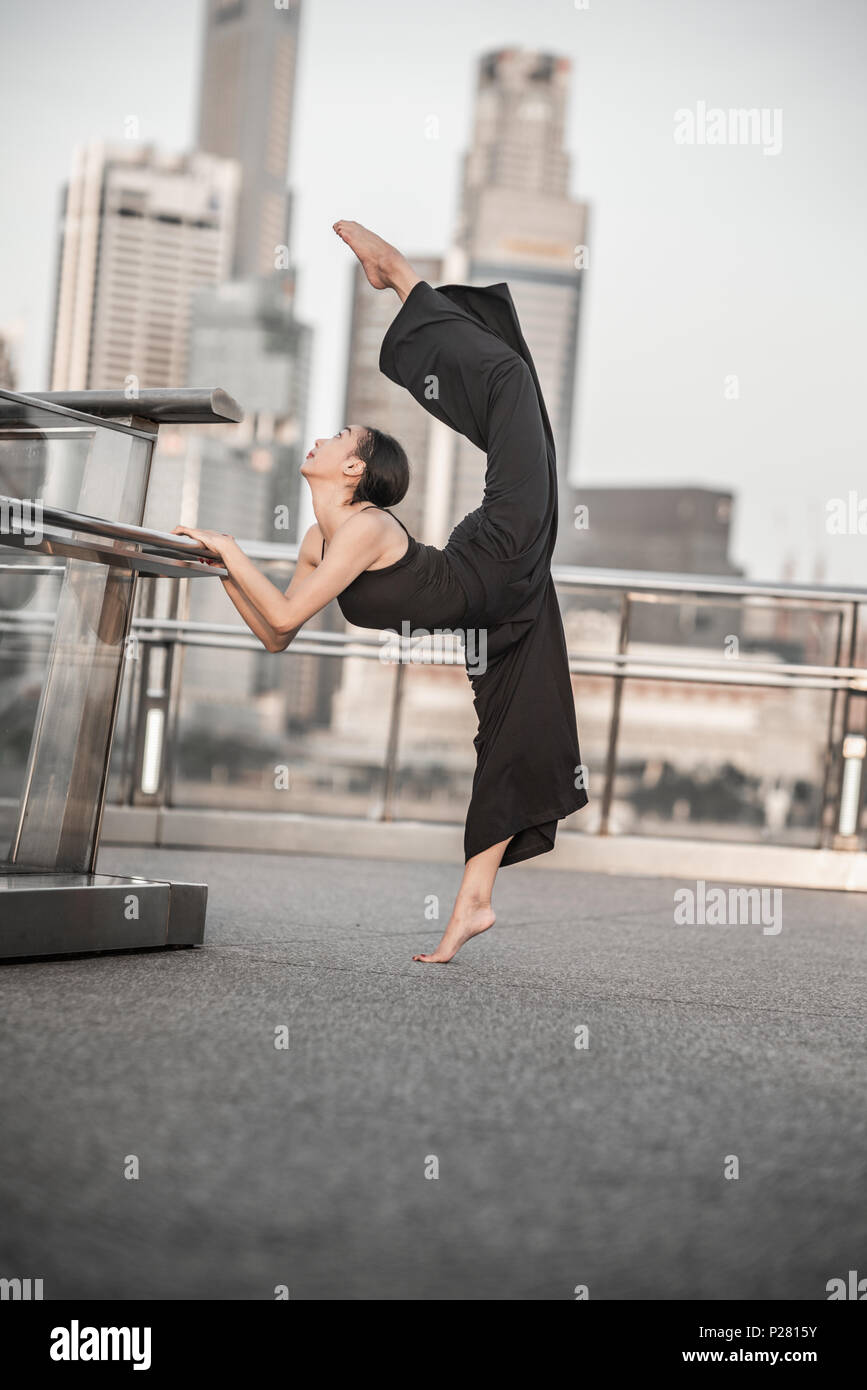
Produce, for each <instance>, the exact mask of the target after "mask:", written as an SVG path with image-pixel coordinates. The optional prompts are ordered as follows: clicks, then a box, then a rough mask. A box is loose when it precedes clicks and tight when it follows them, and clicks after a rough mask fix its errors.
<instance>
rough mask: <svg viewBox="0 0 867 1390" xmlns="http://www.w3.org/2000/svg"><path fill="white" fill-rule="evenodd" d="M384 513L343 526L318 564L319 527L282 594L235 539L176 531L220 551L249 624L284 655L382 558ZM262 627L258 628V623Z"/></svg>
mask: <svg viewBox="0 0 867 1390" xmlns="http://www.w3.org/2000/svg"><path fill="white" fill-rule="evenodd" d="M387 525H388V524H387V523H386V522H385V520H384V518H383V516H382V513H381V512H376V511H366V512H359V513H358V514H357V515H356V516H354V517H350V518H349V520H348V521H346V522H344V523H343V525H342V526H340V527H338V529H337V531H336V532H335V534H334V538H333V540H332V541H331V544H330V545H329V547H328V553H327V554H326V556H325V558H324V559H323V560H322V561H320V562H319V563H316V560H318V556H317V557H316V559H314V557H313V550H314V548H315V545H316V541H317V538H318V542H319V545H320V547H321V539H322V538H321V533H319V528H318V526H313V527H311V528H310V530H309V531H308V532H307V534H306V535H305V537H304V540H303V541H302V543H301V547H300V550H299V556H298V561H299V563H298V566H296V573H295V574H294V575H293V577H292V583H291V584H290V585H289V587H288V589H286V591H285V592H281V590H280V589H278V588H277V586H276V585H275V584H272V583H271V580H270V579H268V578H267V576H266V575H264V574H262V572H261V571H260V570H258V569H257V568H256V566H255V565H254V564H253V561H252V560H251V559H250V557H249V556H248V555H245V554H244V552H243V550H242V549H241V547H240V546H239V545H238V543H237V541H235V539H234V538H233V537H232V536H226V535H222V534H221V533H219V532H216V531H202V530H198V529H196V528H193V527H187V526H176V527H175V528H174V529H175V531H176V532H180V533H183V534H185V535H188V536H192V537H193V539H194V540H198V541H199V542H200V544H203V545H207V546H209V547H210V548H211V549H213V550H214V551H215V553H216V554H217V555H219V557H220V558H221V560H222V561H223V564H224V565H225V567H226V569H227V570H228V571H229V577H228V579H224V580H223V581H222V583H223V587H224V588H225V590H226V592H227V593H228V595H229V597H230V598H231V600H232V602H233V603H234V604H235V607H236V608H237V609H238V612H239V613H240V614H241V617H242V618H243V619H244V621H245V623H247V626H248V627H250V628H251V630H252V631H253V632H255V633H256V636H257V637H258V638H259V640H260V641H261V642H262V644H263V646H265V647H266V648H267V650H268V651H283V650H285V648H286V647H288V646H289V643H290V642H291V641H292V639H293V638H294V637H295V635H296V633H297V632H298V630H299V629H300V628H301V627H303V626H304V624H305V623H306V622H307V620H308V619H309V618H312V617H313V615H314V614H315V613H318V612H320V610H321V609H323V608H324V607H325V606H326V604H328V603H330V602H331V600H332V599H333V598H336V597H337V595H338V594H341V593H342V592H343V590H344V589H345V588H346V587H347V585H348V584H351V583H352V581H353V579H356V578H357V577H358V575H359V574H361V572H362V570H366V569H367V568H368V566H369V565H371V564H373V562H374V561H375V560H377V559H378V558H379V557H380V555H381V554H382V552H383V550H384V549H385V546H386V544H387V541H388V537H389V535H390V532H389V531H387V530H386V528H387ZM257 623H258V628H257V626H255V625H254V624H257Z"/></svg>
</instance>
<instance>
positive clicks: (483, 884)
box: [413, 837, 511, 965]
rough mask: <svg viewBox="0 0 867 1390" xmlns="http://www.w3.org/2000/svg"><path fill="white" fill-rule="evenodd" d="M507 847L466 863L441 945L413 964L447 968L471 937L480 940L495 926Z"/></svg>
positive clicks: (502, 844) (503, 844)
mask: <svg viewBox="0 0 867 1390" xmlns="http://www.w3.org/2000/svg"><path fill="white" fill-rule="evenodd" d="M510 838H511V837H510ZM508 844H509V840H501V841H500V843H499V844H496V845H491V846H490V848H489V849H485V850H482V853H481V854H474V855H473V857H472V859H468V860H467V862H466V865H465V867H464V876H463V879H462V881H461V886H460V888H459V889H458V896H457V898H456V899H455V905H454V907H453V908H452V915H451V917H450V918H449V920H448V925H447V926H446V929H445V931H444V932H443V936H442V940H441V942H440V944H439V945H438V946H437V948H436V950H435V951H434V952H433V953H432V954H431V955H429V956H425V955H419V956H413V960H420V961H423V962H424V963H425V965H445V964H446V963H447V962H448V961H450V960H451V959H452V958H453V957H454V956H456V955H457V953H458V951H459V950H460V949H461V947H462V946H463V945H464V944H465V943H466V942H467V941H469V939H470V937H472V936H479V935H481V933H482V932H483V931H487V930H488V928H489V927H492V926H493V925H494V922H495V921H496V917H495V916H494V912H493V909H492V907H491V894H492V892H493V889H494V879H495V878H496V877H497V870H498V869H499V867H500V861H501V859H502V858H503V855H504V854H505V852H506V846H507V845H508Z"/></svg>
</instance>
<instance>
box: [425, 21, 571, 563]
mask: <svg viewBox="0 0 867 1390" xmlns="http://www.w3.org/2000/svg"><path fill="white" fill-rule="evenodd" d="M570 76H571V64H570V62H569V60H568V59H566V58H559V57H556V56H553V55H551V54H547V53H527V52H523V51H521V50H517V49H503V50H501V51H499V52H496V53H489V54H486V55H485V56H484V57H483V58H482V59H481V60H480V63H479V69H478V79H477V93H476V105H475V113H474V123H473V134H472V141H471V145H470V149H469V151H468V153H467V155H466V156H465V159H464V169H463V185H462V197H461V210H460V217H459V224H458V229H457V234H456V243H457V247H458V248H459V249H460V251H461V252H462V253H463V256H464V267H465V268H464V277H465V279H466V280H467V282H468V283H470V284H477V285H487V284H495V283H497V282H498V281H501V280H506V281H508V284H509V287H510V289H511V291H512V296H513V298H514V300H515V306H516V308H517V311H518V316H519V318H520V320H521V327H522V329H523V331H524V336H525V338H526V339H527V343H528V344H529V347H530V350H531V352H532V354H533V358H534V361H535V363H536V367H537V370H538V374H539V380H540V383H541V386H542V391H543V393H544V396H545V402H546V404H547V407H548V413H549V415H550V417H551V425H552V428H553V430H554V436H555V440H556V444H557V458H558V476H559V491H560V537H561V542H562V538H563V537H564V535H567V534H568V531H569V525H570V514H571V506H572V498H571V488H570V485H569V482H568V461H569V448H570V442H571V432H572V405H573V395H574V380H575V365H576V354H577V340H578V319H579V308H580V301H581V279H582V273H583V265H584V263H585V257H586V237H587V217H588V209H587V206H586V204H584V203H580V202H578V201H576V199H574V198H573V197H572V196H571V194H570V192H569V175H570V159H569V154H568V152H567V151H566V150H565V149H564V145H563V139H564V124H565V117H566V104H567V97H568V89H569V81H570ZM483 478H484V460H483V458H482V457H481V455H480V453H479V451H478V450H477V449H475V448H474V446H473V445H471V444H469V443H467V442H466V441H465V440H461V441H460V443H459V444H458V446H457V448H456V450H455V457H454V473H453V479H452V488H451V496H452V503H451V513H452V515H451V520H452V522H453V523H454V522H457V521H459V520H460V518H461V517H462V516H463V515H464V514H465V513H466V512H468V511H470V510H471V509H472V508H473V507H477V506H478V505H479V502H480V500H481V495H482V482H483ZM559 549H560V550H562V544H561V545H560V547H559Z"/></svg>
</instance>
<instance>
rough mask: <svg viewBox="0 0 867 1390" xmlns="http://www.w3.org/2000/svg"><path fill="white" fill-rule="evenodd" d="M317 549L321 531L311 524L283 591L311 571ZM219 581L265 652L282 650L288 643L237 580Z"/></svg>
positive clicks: (294, 585) (291, 588)
mask: <svg viewBox="0 0 867 1390" xmlns="http://www.w3.org/2000/svg"><path fill="white" fill-rule="evenodd" d="M321 549H322V534H321V532H320V530H319V527H318V526H316V525H314V526H311V527H309V529H308V530H307V531H306V533H305V535H304V539H303V540H302V542H301V544H300V546H299V547H298V559H297V560H296V561H295V569H294V571H293V574H292V579H291V580H290V582H289V588H288V589H287V590H286V593H287V594H290V593H291V592H292V591H293V589H294V588H295V587H296V586H297V585H298V583H299V582H300V581H301V580H302V579H306V577H307V575H308V574H312V573H313V571H314V569H315V568H316V563H317V561H318V558H319V555H320V552H321ZM221 558H222V557H221ZM224 563H225V562H224ZM227 568H228V566H227ZM220 583H221V584H222V586H223V588H224V589H225V591H226V593H227V594H228V595H229V598H230V599H231V600H232V602H233V603H234V605H235V607H236V608H237V610H238V612H239V613H240V614H241V617H242V618H243V619H244V622H245V623H246V624H247V626H248V627H249V628H250V630H251V631H252V632H254V633H255V634H256V636H257V637H258V638H259V641H260V642H261V643H262V645H263V647H264V648H265V650H266V651H269V652H281V651H284V650H285V648H286V647H287V646H288V645H289V643H288V642H287V641H286V640H285V638H284V637H283V634H282V633H279V632H277V630H276V628H273V627H272V626H271V624H270V623H268V622H266V621H265V618H264V617H263V616H262V614H261V613H260V612H259V609H258V608H257V607H256V606H255V604H253V603H251V602H250V600H249V599H248V598H247V597H246V595H245V594H244V591H243V589H242V588H241V587H240V585H239V584H238V582H237V581H236V580H234V579H232V577H231V575H230V576H229V578H228V579H223V578H222V576H221V577H220ZM294 636H295V633H294V632H293V633H292V636H291V637H290V639H289V641H291V640H292V637H294Z"/></svg>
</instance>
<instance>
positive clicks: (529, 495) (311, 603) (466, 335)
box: [174, 222, 588, 963]
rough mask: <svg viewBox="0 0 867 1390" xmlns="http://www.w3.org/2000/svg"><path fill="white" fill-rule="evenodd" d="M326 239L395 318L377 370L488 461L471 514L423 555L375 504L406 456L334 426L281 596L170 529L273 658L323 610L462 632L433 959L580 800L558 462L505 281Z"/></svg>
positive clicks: (482, 922)
mask: <svg viewBox="0 0 867 1390" xmlns="http://www.w3.org/2000/svg"><path fill="white" fill-rule="evenodd" d="M334 230H335V231H336V233H337V235H338V236H339V237H341V238H342V239H343V241H345V242H346V244H347V245H348V246H349V247H351V249H352V250H353V251H354V252H355V254H356V256H357V257H358V259H359V260H360V262H361V264H362V267H363V268H364V272H365V274H366V276H367V278H368V280H369V281H370V283H371V285H373V287H374V288H375V289H378V290H384V289H392V290H394V291H396V293H397V295H398V297H399V299H400V301H401V308H400V309H399V310H398V312H397V315H396V316H395V318H394V320H393V321H392V323H391V325H390V327H389V328H388V329H387V331H386V334H385V336H384V338H383V340H382V346H381V349H380V357H379V366H380V370H381V371H382V372H384V374H385V375H386V376H387V377H388V378H389V379H390V380H392V381H394V382H397V383H398V384H399V385H400V386H403V387H405V388H406V390H407V391H409V392H410V394H411V395H412V396H413V397H414V399H415V400H417V401H418V403H419V405H421V406H423V407H424V409H425V410H427V411H428V412H429V413H430V414H431V415H434V416H435V417H436V418H437V419H438V420H443V421H445V423H446V424H448V425H450V426H451V428H452V429H454V430H457V431H458V433H460V434H463V435H465V436H466V437H467V439H469V440H471V441H472V443H473V444H475V445H477V446H478V448H480V449H483V450H484V451H485V453H486V455H487V468H486V472H485V487H484V497H483V500H482V504H481V506H480V507H478V508H477V509H476V510H475V511H473V512H470V513H469V515H468V516H466V517H465V518H464V519H463V521H462V522H461V523H460V524H459V525H458V526H457V527H456V528H455V529H454V531H453V532H452V534H451V535H450V537H449V539H448V542H447V543H446V546H445V548H444V549H442V550H439V549H437V548H436V547H434V546H430V545H422V544H421V543H420V542H419V541H417V540H416V539H415V537H413V536H411V535H410V534H409V532H408V531H407V530H406V528H405V527H404V526H403V523H402V522H399V521H398V519H397V517H394V516H392V514H391V512H389V511H388V507H390V506H395V505H396V504H397V503H398V502H400V500H401V499H402V497H403V496H404V494H405V493H406V490H407V487H408V483H409V469H408V465H407V459H406V455H405V453H404V451H403V449H402V448H401V446H400V445H399V444H398V443H397V441H396V440H394V439H391V438H390V437H389V436H388V435H385V434H383V433H382V432H380V431H379V430H376V429H374V428H372V427H371V426H366V425H345V426H344V427H343V429H341V430H340V431H339V433H338V434H336V435H334V436H333V438H331V439H317V440H316V443H315V446H314V447H313V448H312V449H311V450H310V452H309V453H308V455H307V457H306V459H305V460H304V463H303V464H302V466H301V472H302V474H303V475H304V477H305V478H306V479H307V482H308V484H309V486H310V490H311V494H312V499H313V512H314V515H315V517H316V524H315V525H313V526H311V527H310V529H309V531H308V532H307V533H306V535H305V536H304V539H303V541H302V543H301V546H300V548H299V553H298V563H297V565H296V569H295V573H294V575H293V577H292V582H291V583H290V585H289V587H288V589H287V590H286V592H285V593H282V592H281V591H280V590H279V589H278V588H276V587H275V585H273V584H272V583H271V581H270V580H269V579H267V578H266V577H265V575H263V574H262V573H261V572H260V571H259V570H258V569H257V568H256V566H255V565H254V564H253V563H252V561H251V560H250V559H249V558H248V557H247V556H246V555H245V554H244V552H243V551H242V550H241V549H240V548H239V546H238V545H237V544H236V542H235V540H234V539H233V538H232V537H231V536H227V535H223V534H221V533H219V532H216V531H203V530H200V529H197V528H195V527H189V526H176V527H175V528H174V529H175V531H176V532H178V533H182V534H184V535H188V536H192V537H193V538H194V539H195V540H198V541H199V542H200V543H201V544H202V545H205V546H206V547H208V548H209V549H211V550H213V551H214V553H215V554H216V555H218V556H219V557H220V559H221V561H222V563H223V565H224V566H225V568H226V570H227V571H228V578H226V579H224V580H223V581H222V582H223V585H224V588H225V589H226V592H227V593H228V595H229V597H230V598H231V600H232V602H233V603H234V605H235V607H236V608H237V609H238V612H239V613H240V614H241V617H242V618H243V619H244V621H245V622H246V624H247V626H248V627H249V628H250V629H251V630H252V631H253V632H254V633H255V634H256V636H257V637H258V638H259V639H260V641H261V642H262V644H263V645H264V646H265V647H266V648H267V650H268V651H272V652H277V651H283V650H284V649H285V648H286V647H288V645H289V643H290V642H291V641H292V639H293V638H294V637H295V635H296V634H297V632H298V631H299V629H300V628H301V627H302V626H303V625H304V623H306V622H307V621H308V619H310V618H312V617H313V615H314V614H315V613H318V612H319V611H320V610H321V609H322V608H324V607H325V605H326V604H327V603H330V602H331V600H332V599H335V598H336V599H337V602H338V604H339V606H340V609H341V611H342V613H343V615H344V617H345V618H346V619H347V620H348V621H349V622H350V623H353V624H355V625H357V626H359V627H368V628H375V629H379V630H382V629H386V628H389V629H393V630H395V631H397V632H401V631H403V627H402V624H403V623H404V622H408V623H409V624H410V627H411V629H418V628H422V629H425V630H427V631H428V632H434V631H436V630H440V631H442V630H443V629H449V630H459V631H463V632H465V633H467V634H468V637H467V643H466V648H467V653H469V650H470V640H469V634H470V633H471V632H472V633H474V634H481V635H483V638H484V640H483V641H479V638H478V636H476V637H475V639H474V641H473V649H474V650H475V651H482V650H484V652H485V661H484V663H481V664H480V668H479V670H478V671H473V670H471V668H470V665H469V657H467V663H468V664H467V674H468V676H469V679H470V682H471V685H472V689H473V703H474V706H475V709H476V713H477V715H478V721H479V728H478V733H477V735H476V737H475V739H474V747H475V750H476V770H475V775H474V778H473V787H472V795H471V798H470V804H469V809H468V812H467V820H466V828H465V832H464V860H465V864H464V875H463V880H462V882H461V886H460V890H459V892H458V895H457V899H456V901H455V905H454V909H453V911H452V914H451V917H450V918H449V921H448V924H447V926H446V928H445V931H444V933H443V937H442V940H441V941H440V943H439V945H438V946H437V948H436V950H435V951H434V952H432V953H431V954H428V955H416V956H413V960H417V961H424V962H436V963H445V962H446V961H449V960H451V959H452V958H453V956H454V955H455V954H456V953H457V952H458V951H459V950H460V948H461V946H463V945H464V943H465V942H466V941H468V940H469V939H470V937H473V936H478V935H479V933H481V932H483V931H487V929H488V928H489V927H491V926H493V924H494V920H495V919H494V913H493V911H492V908H491V894H492V890H493V886H494V879H495V878H496V875H497V870H498V869H499V868H500V867H501V865H502V866H505V865H507V864H517V863H519V862H520V861H521V860H523V859H530V858H532V857H533V856H534V855H538V854H542V853H544V852H545V851H546V850H550V849H552V848H553V846H554V837H555V834H556V830H557V822H558V820H561V819H562V818H563V817H564V816H568V815H570V814H571V813H572V812H573V811H577V810H579V809H580V808H581V807H582V806H585V805H586V804H587V800H588V798H587V793H586V791H585V790H584V779H583V777H582V776H581V768H580V762H581V758H580V753H579V748H578V733H577V729H576V724H575V708H574V702H573V698H572V687H571V682H570V679H569V665H568V659H567V655H566V643H565V639H564V635H563V622H562V618H561V616H560V609H559V605H558V603H557V597H556V594H555V592H554V585H553V582H552V580H551V555H552V552H553V549H554V542H555V540H556V536H557V466H556V459H555V454H554V440H553V435H552V433H551V426H550V422H549V420H548V414H547V411H546V409H545V404H544V401H543V399H542V394H541V390H540V388H539V382H538V378H537V376H536V370H535V367H534V365H533V360H532V358H531V356H530V351H529V349H528V347H527V344H526V343H525V341H524V338H523V336H522V334H521V329H520V326H519V323H518V317H517V314H516V312H515V307H514V304H513V302H512V297H511V295H510V293H509V290H508V287H507V286H506V285H505V284H500V285H492V286H490V287H488V288H485V289H481V288H475V287H473V286H469V285H443V286H441V287H440V288H439V289H434V288H433V287H432V286H431V285H429V284H428V282H427V281H426V280H422V279H421V278H420V277H419V276H418V275H416V273H415V271H414V270H413V268H412V266H411V265H410V264H409V262H408V261H407V260H406V259H405V257H404V256H402V255H401V254H400V252H398V251H396V250H395V249H394V247H393V246H389V245H388V243H387V242H385V241H383V240H382V238H381V237H378V236H375V235H374V234H373V233H372V232H370V231H368V230H367V228H365V227H362V226H360V225H359V223H357V222H336V223H335V224H334Z"/></svg>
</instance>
